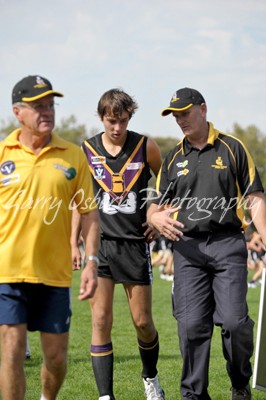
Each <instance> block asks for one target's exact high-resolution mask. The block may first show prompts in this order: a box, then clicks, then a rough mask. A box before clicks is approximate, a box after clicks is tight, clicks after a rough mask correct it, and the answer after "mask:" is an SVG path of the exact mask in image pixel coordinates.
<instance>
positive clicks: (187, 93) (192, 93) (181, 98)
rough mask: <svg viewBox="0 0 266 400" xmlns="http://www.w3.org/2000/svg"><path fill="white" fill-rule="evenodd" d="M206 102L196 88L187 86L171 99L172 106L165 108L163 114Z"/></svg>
mask: <svg viewBox="0 0 266 400" xmlns="http://www.w3.org/2000/svg"><path fill="white" fill-rule="evenodd" d="M202 103H205V100H204V97H203V96H202V94H201V93H200V92H198V91H197V90H196V89H191V88H188V87H185V88H183V89H179V90H177V91H176V92H175V93H174V94H173V96H172V98H171V101H170V106H169V107H167V108H165V109H163V111H162V113H161V114H162V116H165V115H168V114H170V113H171V112H172V111H184V110H187V109H188V108H190V107H192V106H194V105H200V104H202Z"/></svg>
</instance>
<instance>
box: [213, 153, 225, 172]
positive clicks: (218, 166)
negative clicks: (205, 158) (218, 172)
mask: <svg viewBox="0 0 266 400" xmlns="http://www.w3.org/2000/svg"><path fill="white" fill-rule="evenodd" d="M212 168H215V169H225V168H227V166H226V165H223V160H222V157H220V156H219V157H218V158H217V159H216V161H215V164H212Z"/></svg>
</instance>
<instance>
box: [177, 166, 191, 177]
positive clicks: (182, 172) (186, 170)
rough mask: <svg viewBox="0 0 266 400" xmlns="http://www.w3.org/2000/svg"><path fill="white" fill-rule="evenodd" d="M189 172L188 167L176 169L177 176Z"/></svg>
mask: <svg viewBox="0 0 266 400" xmlns="http://www.w3.org/2000/svg"><path fill="white" fill-rule="evenodd" d="M188 173H189V169H187V168H185V169H183V170H182V171H178V173H177V176H181V175H185V176H186V175H187V174H188Z"/></svg>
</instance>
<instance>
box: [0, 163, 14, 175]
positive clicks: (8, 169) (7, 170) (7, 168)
mask: <svg viewBox="0 0 266 400" xmlns="http://www.w3.org/2000/svg"><path fill="white" fill-rule="evenodd" d="M15 169H16V165H15V163H14V161H5V162H4V163H3V164H2V165H1V167H0V170H1V172H2V174H3V175H10V174H12V172H14V171H15Z"/></svg>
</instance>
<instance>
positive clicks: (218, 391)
mask: <svg viewBox="0 0 266 400" xmlns="http://www.w3.org/2000/svg"><path fill="white" fill-rule="evenodd" d="M79 276H80V273H79V272H75V273H74V281H73V317H72V324H71V331H70V346H69V362H68V374H67V378H66V380H65V382H64V385H63V387H62V389H61V391H60V395H59V396H58V400H98V392H97V389H96V386H95V382H94V377H93V372H92V368H91V362H90V357H89V346H90V336H91V325H90V322H91V320H90V310H89V305H88V303H87V302H83V303H81V302H79V301H78V300H77V294H78V285H79ZM259 295H260V289H259V288H257V289H251V290H249V292H248V304H249V309H250V316H251V317H252V319H253V320H254V321H255V322H257V316H258V305H259ZM114 305H115V307H114V327H113V347H114V357H115V365H114V391H115V394H116V400H142V399H144V394H143V393H144V391H143V384H142V381H141V362H140V358H139V352H138V347H137V341H136V335H135V331H134V328H133V325H132V322H131V317H130V314H129V310H128V304H127V301H126V296H125V293H124V290H123V287H122V286H121V285H117V286H116V291H115V302H114ZM153 316H154V320H155V324H156V327H157V329H158V331H159V337H160V358H159V362H158V370H159V376H160V381H161V384H162V386H163V388H164V390H165V394H166V400H177V399H180V398H181V397H180V394H179V380H180V374H181V365H182V362H181V357H180V352H179V346H178V337H177V324H176V321H175V319H174V318H173V317H172V311H171V283H170V282H166V281H163V280H161V279H160V278H159V274H158V270H156V269H155V270H154V285H153ZM255 327H256V325H255ZM29 338H30V345H31V350H32V359H31V360H30V361H26V362H25V366H26V375H27V396H26V399H27V400H35V399H36V400H38V399H39V397H40V379H39V371H40V364H41V353H40V349H39V334H38V333H30V334H29ZM255 338H256V329H255ZM229 389H230V382H229V379H228V377H227V374H226V369H225V360H224V358H223V355H222V347H221V337H220V331H219V329H218V328H217V329H215V330H214V335H213V340H212V351H211V362H210V386H209V391H210V395H211V397H212V399H213V400H226V399H229ZM265 399H266V392H262V391H258V390H253V400H265Z"/></svg>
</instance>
